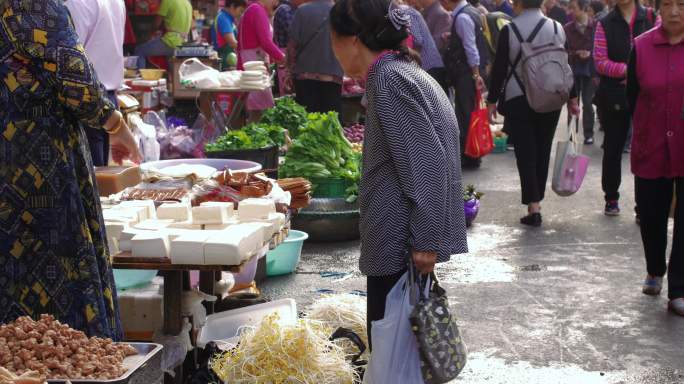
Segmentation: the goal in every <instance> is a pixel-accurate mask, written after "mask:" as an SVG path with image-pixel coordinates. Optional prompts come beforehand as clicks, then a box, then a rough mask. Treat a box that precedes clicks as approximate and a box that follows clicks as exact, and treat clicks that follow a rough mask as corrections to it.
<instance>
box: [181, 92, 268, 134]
mask: <svg viewBox="0 0 684 384" xmlns="http://www.w3.org/2000/svg"><path fill="white" fill-rule="evenodd" d="M269 87H270V85H269V86H268V87H263V88H240V87H230V88H206V89H204V88H197V89H194V90H195V91H197V92H198V96H197V99H196V102H197V108H198V109H199V110H200V112H202V114H203V115H204V116H205V117H207V118H210V117H213V116H214V113H213V111H212V102H214V101H215V100H214V96H215V95H217V94H222V93H229V94H233V95H236V97H235V99H234V101H233V104H232V106H231V108H230V113H229V115H228V116H227V118H226V117H225V116H223V117H224V119H225V126H226V127H227V128H228V129H233V128H234V127H233V123H234V121H235V119H236V118H237V117H238V116H240V114H241V113H242V110H243V108H244V106H245V101H246V99H247V95H248V94H249V93H250V92H257V91H263V90H264V89H268V88H269ZM187 89H188V90H190V89H191V88H187Z"/></svg>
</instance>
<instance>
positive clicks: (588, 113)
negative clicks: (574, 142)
mask: <svg viewBox="0 0 684 384" xmlns="http://www.w3.org/2000/svg"><path fill="white" fill-rule="evenodd" d="M575 88H576V89H577V92H579V94H580V96H581V98H582V127H583V128H584V137H585V138H590V137H591V138H593V137H594V122H595V120H596V116H595V113H594V104H593V100H594V94H595V93H596V85H594V79H592V78H591V77H589V76H575ZM568 121H570V114H568Z"/></svg>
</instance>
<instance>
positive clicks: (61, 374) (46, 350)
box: [0, 315, 137, 379]
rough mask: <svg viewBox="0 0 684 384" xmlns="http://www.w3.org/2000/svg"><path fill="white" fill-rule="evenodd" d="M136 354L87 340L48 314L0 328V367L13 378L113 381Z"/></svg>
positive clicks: (103, 341) (126, 348)
mask: <svg viewBox="0 0 684 384" xmlns="http://www.w3.org/2000/svg"><path fill="white" fill-rule="evenodd" d="M135 354H137V351H136V350H135V349H134V348H133V347H131V346H130V345H126V344H114V343H113V342H112V340H111V339H100V338H97V337H92V338H88V337H87V336H86V335H85V333H83V332H81V331H76V330H74V329H71V328H70V327H69V326H68V325H66V324H62V323H60V322H59V321H57V320H55V318H54V317H52V316H49V315H42V316H41V318H40V320H38V321H34V320H32V319H31V318H30V317H27V316H25V317H20V318H18V319H17V320H15V321H14V322H12V323H9V324H5V325H1V326H0V366H2V367H5V368H6V369H7V370H9V371H10V372H12V373H13V374H16V375H22V374H24V373H26V372H29V371H35V372H37V373H39V374H40V375H42V376H44V377H47V378H49V379H115V378H117V377H120V376H122V375H123V374H124V373H125V372H126V369H125V368H124V367H123V364H122V363H123V360H124V358H126V357H127V356H131V355H135Z"/></svg>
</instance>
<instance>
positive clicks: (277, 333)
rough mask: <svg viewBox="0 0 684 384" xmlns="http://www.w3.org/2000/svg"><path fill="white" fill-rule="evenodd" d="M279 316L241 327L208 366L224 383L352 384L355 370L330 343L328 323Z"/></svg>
mask: <svg viewBox="0 0 684 384" xmlns="http://www.w3.org/2000/svg"><path fill="white" fill-rule="evenodd" d="M278 320H279V319H278V315H277V314H273V315H270V316H268V317H266V318H265V319H264V320H263V321H262V322H261V324H260V325H259V326H257V327H256V328H248V329H245V330H244V331H243V332H242V334H241V336H240V341H239V344H238V346H237V347H236V348H235V349H232V350H230V351H228V352H226V353H224V354H222V355H218V356H217V357H215V358H214V359H213V360H212V361H211V363H210V366H211V368H212V370H213V371H214V373H216V375H217V376H218V377H219V379H221V380H222V381H223V382H225V383H260V384H266V383H269V384H271V383H272V384H279V383H317V384H326V383H329V384H352V383H353V382H354V381H355V380H356V379H357V375H356V373H355V371H354V369H353V367H352V366H351V363H350V362H348V361H347V360H346V359H345V356H346V354H345V352H344V350H343V349H342V348H340V347H339V346H338V345H336V344H334V343H332V342H330V341H329V340H328V338H329V337H330V335H331V334H332V332H333V330H334V329H332V328H329V327H327V326H326V325H324V324H322V323H320V322H316V321H311V320H299V321H297V323H296V324H295V325H291V326H283V325H280V324H279V323H278Z"/></svg>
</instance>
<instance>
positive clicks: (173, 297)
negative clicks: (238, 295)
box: [112, 220, 289, 336]
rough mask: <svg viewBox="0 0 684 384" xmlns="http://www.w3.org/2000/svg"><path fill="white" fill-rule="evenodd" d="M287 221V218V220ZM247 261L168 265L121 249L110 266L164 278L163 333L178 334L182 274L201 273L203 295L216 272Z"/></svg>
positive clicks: (284, 232) (209, 290)
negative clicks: (136, 270)
mask: <svg viewBox="0 0 684 384" xmlns="http://www.w3.org/2000/svg"><path fill="white" fill-rule="evenodd" d="M288 222H289V220H288ZM288 231H289V228H288V225H285V227H284V228H283V229H282V230H281V232H280V233H278V234H276V235H275V236H273V238H272V239H271V241H270V243H269V245H268V250H270V249H274V248H275V247H277V246H278V245H280V243H281V242H282V239H285V238H287V233H288ZM265 255H266V251H261V252H260V253H257V254H256V257H257V258H262V257H265ZM248 262H249V261H245V262H243V263H242V264H240V265H191V264H171V259H169V258H166V257H164V258H156V259H154V258H137V257H133V255H132V254H131V252H121V253H119V254H117V255H115V256H114V257H113V261H112V267H113V268H115V269H143V270H157V271H160V272H161V276H162V277H163V278H164V300H163V302H164V327H163V330H164V334H166V335H173V336H175V335H178V334H179V333H180V332H181V330H182V328H183V317H182V313H181V312H182V311H181V301H182V300H181V299H182V295H183V273H184V272H189V271H199V272H200V281H199V284H200V290H201V291H202V292H204V293H206V294H209V295H214V283H215V282H216V281H217V275H218V276H220V273H221V272H224V271H226V272H232V273H240V272H241V271H242V268H244V267H245V265H246V264H247V263H248ZM206 306H207V314H212V313H213V312H214V310H213V308H214V305H213V303H206Z"/></svg>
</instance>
